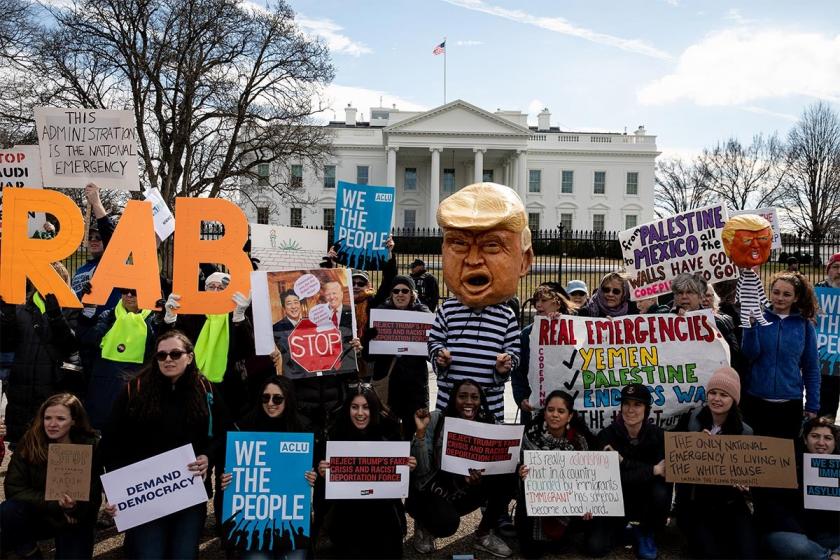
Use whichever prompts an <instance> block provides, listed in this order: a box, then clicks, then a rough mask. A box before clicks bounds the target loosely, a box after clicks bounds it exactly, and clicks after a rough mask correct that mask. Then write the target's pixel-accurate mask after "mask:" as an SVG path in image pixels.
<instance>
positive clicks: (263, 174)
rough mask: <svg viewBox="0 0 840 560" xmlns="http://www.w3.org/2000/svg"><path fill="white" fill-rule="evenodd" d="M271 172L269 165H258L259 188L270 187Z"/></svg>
mask: <svg viewBox="0 0 840 560" xmlns="http://www.w3.org/2000/svg"><path fill="white" fill-rule="evenodd" d="M269 172H270V170H269V167H268V164H267V163H260V164H258V165H257V184H258V185H259V186H261V187H264V186H266V185H268V174H269ZM266 223H268V222H266Z"/></svg>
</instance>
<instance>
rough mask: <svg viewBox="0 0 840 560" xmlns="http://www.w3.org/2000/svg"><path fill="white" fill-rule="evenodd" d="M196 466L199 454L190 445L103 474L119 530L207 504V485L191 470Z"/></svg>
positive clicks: (105, 487) (106, 491)
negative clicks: (191, 467)
mask: <svg viewBox="0 0 840 560" xmlns="http://www.w3.org/2000/svg"><path fill="white" fill-rule="evenodd" d="M193 462H195V452H194V451H193V446H192V444H191V443H188V444H187V445H183V446H181V447H178V448H176V449H172V450H170V451H166V452H165V453H161V454H160V455H155V456H154V457H149V458H148V459H143V460H142V461H138V462H137V463H134V464H132V465H128V466H127V467H123V468H121V469H117V470H115V471H111V472H109V473H105V474H103V475H102V476H101V477H100V478H101V479H102V488H103V489H104V490H105V496H106V497H107V499H108V503H110V504H111V505H113V506H116V508H117V515H116V516H115V517H114V522H115V523H116V524H117V530H118V531H125V530H126V529H131V528H132V527H137V526H138V525H142V524H143V523H147V522H149V521H153V520H155V519H160V518H161V517H164V516H166V515H169V514H170V513H175V512H176V511H181V510H182V509H186V508H188V507H190V506H194V505H197V504H201V503H204V502H206V501H207V491H206V490H205V489H204V481H202V479H201V477H200V476H193V473H192V472H190V471H189V470H188V469H187V465H189V464H190V463H193Z"/></svg>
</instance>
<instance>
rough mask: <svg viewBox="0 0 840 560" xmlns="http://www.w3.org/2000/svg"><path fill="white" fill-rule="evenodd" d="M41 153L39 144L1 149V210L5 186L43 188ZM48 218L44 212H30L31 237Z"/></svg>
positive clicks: (0, 209) (0, 208) (29, 231)
mask: <svg viewBox="0 0 840 560" xmlns="http://www.w3.org/2000/svg"><path fill="white" fill-rule="evenodd" d="M40 153H41V152H40V150H38V146H15V147H14V148H11V149H9V150H0V211H2V208H3V189H4V188H6V187H15V188H28V189H40V188H43V185H44V183H43V181H42V180H41V155H40ZM46 220H47V217H46V214H44V213H43V212H38V213H32V214H30V215H29V230H28V234H29V237H32V236H33V235H34V234H35V233H36V232H38V231H39V230H41V229H42V228H43V226H44V222H46Z"/></svg>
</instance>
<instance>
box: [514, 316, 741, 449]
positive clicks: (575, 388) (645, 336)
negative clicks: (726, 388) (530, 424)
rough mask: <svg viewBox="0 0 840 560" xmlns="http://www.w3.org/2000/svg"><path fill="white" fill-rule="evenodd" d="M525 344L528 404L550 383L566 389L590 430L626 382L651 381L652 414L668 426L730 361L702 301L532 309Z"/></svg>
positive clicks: (603, 422) (603, 419)
mask: <svg viewBox="0 0 840 560" xmlns="http://www.w3.org/2000/svg"><path fill="white" fill-rule="evenodd" d="M530 346H531V363H530V366H529V369H528V381H529V383H530V385H531V388H532V389H533V390H532V392H531V396H530V397H529V402H530V404H531V405H532V406H533V407H535V408H540V407H542V406H543V405H544V404H545V397H546V395H547V394H548V393H550V392H551V391H553V390H555V389H563V390H565V391H568V392H569V394H570V395H572V396H573V397H574V398H575V410H576V411H577V413H578V414H580V415H581V418H582V419H583V420H584V421H585V422H586V423H587V424H589V427H590V429H591V430H592V431H593V432H598V431H600V430H601V429H603V428H605V427H606V426H608V425H610V424H612V422H613V421H614V420H615V417H616V415H617V414H618V411H619V408H620V406H621V403H620V402H619V399H620V397H621V389H622V388H623V387H624V386H625V385H629V384H630V383H642V384H644V385H646V386H647V387H648V389H650V392H651V395H652V396H653V403H652V407H651V418H652V419H653V421H654V422H655V423H656V424H658V425H659V426H661V427H663V428H672V427H674V426H675V425H676V423H677V421H678V420H679V417H680V415H682V414H685V413H687V412H689V411H691V410H692V409H694V408H697V407H700V406H702V405H703V403H704V402H705V400H706V390H705V386H706V382H707V381H708V380H709V378H710V377H711V375H712V373H713V372H714V371H715V370H716V369H718V368H719V367H721V366H723V365H729V347H728V346H727V345H726V342H725V341H724V340H723V337H722V336H721V334H720V332H718V330H717V327H716V326H715V320H714V316H713V315H712V312H711V311H710V310H708V309H707V310H700V311H691V312H688V313H686V314H685V315H684V316H680V315H672V314H655V315H634V316H629V317H616V318H615V319H613V320H609V319H597V318H589V317H571V316H560V317H556V318H554V319H549V318H547V317H537V318H536V320H535V321H534V327H533V329H532V330H531V338H530Z"/></svg>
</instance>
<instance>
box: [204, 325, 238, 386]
mask: <svg viewBox="0 0 840 560" xmlns="http://www.w3.org/2000/svg"><path fill="white" fill-rule="evenodd" d="M229 347H230V324H229V323H228V314H227V313H220V314H218V315H207V320H206V321H205V322H204V326H203V327H202V328H201V333H199V335H198V340H196V342H195V365H196V366H198V370H199V371H200V372H201V373H202V374H204V377H206V378H207V379H208V380H210V381H211V382H213V383H219V382H220V381H221V380H222V379H223V378H224V376H225V371H226V370H227V359H228V349H229Z"/></svg>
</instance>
